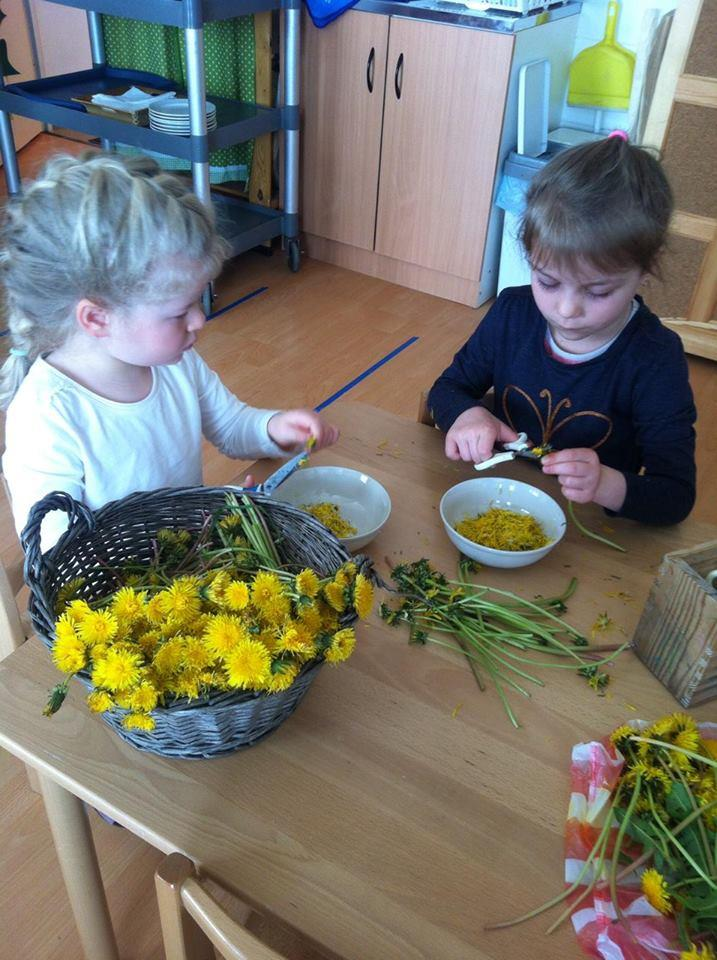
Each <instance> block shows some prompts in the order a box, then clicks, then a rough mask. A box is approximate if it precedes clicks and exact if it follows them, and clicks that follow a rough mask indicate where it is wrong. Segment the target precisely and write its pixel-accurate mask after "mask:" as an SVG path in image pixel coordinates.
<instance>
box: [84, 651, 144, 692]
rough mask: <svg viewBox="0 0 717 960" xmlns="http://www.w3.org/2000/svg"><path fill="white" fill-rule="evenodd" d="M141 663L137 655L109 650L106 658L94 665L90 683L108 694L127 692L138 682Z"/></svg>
mask: <svg viewBox="0 0 717 960" xmlns="http://www.w3.org/2000/svg"><path fill="white" fill-rule="evenodd" d="M141 662H142V658H141V657H140V655H139V654H138V653H131V652H130V651H129V650H117V649H115V648H111V649H109V650H108V651H107V656H105V657H104V658H103V659H102V660H100V661H98V662H97V663H95V666H94V670H93V671H92V683H93V684H94V686H96V687H105V688H106V689H107V690H109V691H110V692H115V691H124V690H128V689H129V688H130V687H133V686H134V685H135V684H136V683H137V681H138V680H139V677H140V672H139V668H140V664H141Z"/></svg>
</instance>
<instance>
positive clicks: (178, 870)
mask: <svg viewBox="0 0 717 960" xmlns="http://www.w3.org/2000/svg"><path fill="white" fill-rule="evenodd" d="M154 879H155V885H156V888H157V903H158V905H159V919H160V922H161V925H162V937H163V938H164V951H165V954H166V957H167V960H215V956H214V951H213V949H212V946H214V947H216V949H217V951H218V952H219V954H220V955H221V956H222V957H225V958H226V960H285V958H284V957H282V956H281V954H278V953H276V951H275V950H272V949H271V948H270V947H267V946H266V944H264V943H262V942H261V940H259V939H258V938H257V937H255V936H254V934H252V933H250V932H249V930H247V929H246V927H243V926H242V925H241V924H240V923H237V922H236V920H233V919H232V918H231V917H230V916H229V915H228V914H227V912H226V910H224V908H223V907H222V906H221V905H220V904H219V903H218V902H217V901H216V900H215V899H214V897H212V895H211V894H210V893H209V892H208V891H207V889H206V886H205V885H204V884H203V883H202V881H201V880H200V879H199V877H198V876H197V874H196V871H195V869H194V864H193V863H192V861H191V860H189V859H188V858H187V857H185V856H182V854H181V853H170V855H169V856H168V857H165V859H164V860H163V861H162V862H161V863H160V865H159V866H158V867H157V869H156V871H155V874H154Z"/></svg>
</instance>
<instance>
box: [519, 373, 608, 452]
mask: <svg viewBox="0 0 717 960" xmlns="http://www.w3.org/2000/svg"><path fill="white" fill-rule="evenodd" d="M511 394H518V395H519V396H520V397H522V398H523V399H524V400H525V401H526V402H527V403H528V405H529V407H530V409H531V410H532V411H533V413H534V415H535V420H536V425H537V426H538V428H539V430H540V440H539V441H538V445H539V446H541V447H546V446H551V445H554V440H555V437H556V434H558V433H559V432H560V431H561V430H562V429H563V428H564V427H565V426H566V425H567V424H568V423H572V422H574V421H576V420H578V419H580V418H581V417H590V418H592V419H593V420H597V421H602V422H603V423H604V425H605V427H604V433H603V435H602V436H601V437H600V438H599V439H598V440H597V442H596V443H592V444H590V445H589V447H590V449H592V450H597V449H598V447H601V446H602V445H603V444H604V443H605V441H606V440H607V438H608V437H609V436H610V434H611V433H612V426H613V423H612V419H611V418H610V417H608V416H607V414H605V413H600V412H599V411H597V410H576V411H575V412H574V413H570V414H568V415H567V416H564V415H563V414H564V413H565V412H567V411H568V410H571V409H572V405H573V404H572V401H571V400H570V397H563V399H562V400H559V401H558V402H557V403H556V404H555V405H554V406H553V403H554V401H553V395H552V392H551V391H550V390H548V389H547V387H546V388H544V389H543V390H541V391H540V394H539V397H540V400H542V401H544V403H543V404H542V406H543V407H544V408H545V415H543V413H542V412H541V410H540V409H539V407H538V404H537V403H536V402H535V400H533V398H532V397H531V396H529V394H527V393H526V392H525V390H523V389H522V388H521V387H518V386H516V385H515V384H512V383H510V384H508V386H507V387H506V388H505V389H504V390H503V397H502V404H503V412H504V414H505V419H506V421H507V422H508V424H509V425H510V426H511V427H512V429H513V430H515V431H516V433H518V432H519V431H518V428H517V427H516V426H515V424H514V422H513V417H512V416H511V412H510V407H509V399H510V397H511ZM559 417H560V419H559ZM523 426H524V425H523ZM526 432H527V433H528V435H529V436H531V437H533V436H534V433H533V432H531V431H530V430H528V431H526ZM581 446H587V444H581Z"/></svg>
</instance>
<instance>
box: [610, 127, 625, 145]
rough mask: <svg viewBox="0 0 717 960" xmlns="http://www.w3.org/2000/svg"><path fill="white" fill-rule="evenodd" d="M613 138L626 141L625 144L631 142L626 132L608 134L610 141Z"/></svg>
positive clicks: (619, 131) (615, 131) (614, 131)
mask: <svg viewBox="0 0 717 960" xmlns="http://www.w3.org/2000/svg"><path fill="white" fill-rule="evenodd" d="M611 137H619V139H620V140H624V141H625V143H629V142H630V138H629V137H628V135H627V132H626V131H625V130H613V131H612V133H608V135H607V138H608V140H609V139H610V138H611Z"/></svg>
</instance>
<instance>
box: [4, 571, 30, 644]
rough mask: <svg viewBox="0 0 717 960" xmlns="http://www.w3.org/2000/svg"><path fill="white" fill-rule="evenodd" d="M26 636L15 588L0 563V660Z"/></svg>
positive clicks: (21, 642) (22, 641)
mask: <svg viewBox="0 0 717 960" xmlns="http://www.w3.org/2000/svg"><path fill="white" fill-rule="evenodd" d="M27 637H28V631H27V628H26V625H25V624H24V623H23V621H22V619H21V617H20V610H19V609H18V605H17V599H16V596H15V589H14V587H13V586H12V585H11V583H10V580H9V578H8V574H7V571H6V570H5V567H4V566H3V565H2V564H1V563H0V660H2V659H3V658H4V657H6V656H7V655H8V654H9V653H12V652H13V650H17V648H18V647H19V646H20V645H21V644H23V643H24V642H25V641H26V640H27Z"/></svg>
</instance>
